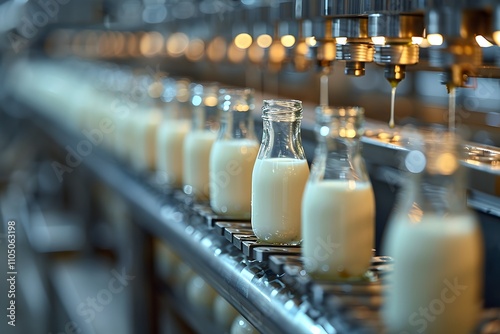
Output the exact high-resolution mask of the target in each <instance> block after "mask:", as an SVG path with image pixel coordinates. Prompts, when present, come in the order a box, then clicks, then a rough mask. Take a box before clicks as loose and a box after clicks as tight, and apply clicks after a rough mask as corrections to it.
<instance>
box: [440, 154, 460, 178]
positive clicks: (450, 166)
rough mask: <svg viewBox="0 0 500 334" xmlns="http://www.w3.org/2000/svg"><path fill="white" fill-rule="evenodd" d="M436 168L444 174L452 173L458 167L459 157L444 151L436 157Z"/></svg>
mask: <svg viewBox="0 0 500 334" xmlns="http://www.w3.org/2000/svg"><path fill="white" fill-rule="evenodd" d="M436 168H437V170H438V172H439V173H441V174H443V175H451V174H453V173H454V172H455V170H456V169H457V168H458V161H457V158H456V157H455V155H454V154H452V153H443V154H441V155H439V156H438V157H437V159H436Z"/></svg>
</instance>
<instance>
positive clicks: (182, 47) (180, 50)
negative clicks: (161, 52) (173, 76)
mask: <svg viewBox="0 0 500 334" xmlns="http://www.w3.org/2000/svg"><path fill="white" fill-rule="evenodd" d="M188 45H189V38H188V37H187V35H186V34H184V33H182V32H176V33H173V34H172V35H170V37H169V38H168V40H167V54H168V55H169V56H170V57H180V56H182V55H183V54H184V52H185V51H186V49H187V47H188Z"/></svg>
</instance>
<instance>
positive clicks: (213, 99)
mask: <svg viewBox="0 0 500 334" xmlns="http://www.w3.org/2000/svg"><path fill="white" fill-rule="evenodd" d="M218 102H219V100H218V99H217V96H215V95H208V96H205V98H204V99H203V104H204V105H206V106H207V107H215V106H216V105H217V103H218Z"/></svg>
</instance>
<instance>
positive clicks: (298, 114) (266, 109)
mask: <svg viewBox="0 0 500 334" xmlns="http://www.w3.org/2000/svg"><path fill="white" fill-rule="evenodd" d="M302 110H303V108H302V101H300V100H292V99H269V100H264V105H263V106H262V118H263V119H266V120H288V121H295V120H301V119H302Z"/></svg>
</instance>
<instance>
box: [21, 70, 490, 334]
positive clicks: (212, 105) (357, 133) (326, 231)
mask: <svg viewBox="0 0 500 334" xmlns="http://www.w3.org/2000/svg"><path fill="white" fill-rule="evenodd" d="M134 80H135V81H134V84H133V85H132V87H133V88H134V89H135V90H136V91H129V92H126V94H128V95H126V96H127V97H131V98H132V102H131V103H134V108H129V109H128V110H127V113H125V115H123V114H120V113H116V110H117V109H116V108H115V109H112V106H113V101H116V100H113V99H112V98H108V100H107V102H106V101H104V100H103V99H101V100H99V99H97V101H96V99H93V98H92V97H93V96H90V95H89V96H88V97H87V99H88V101H87V99H85V98H81V97H80V99H79V101H80V103H81V104H82V105H80V106H79V108H78V109H76V108H73V109H72V110H73V115H72V117H75V118H76V119H78V120H79V121H78V123H79V125H80V127H81V128H80V131H82V133H84V131H87V132H89V131H90V132H92V131H95V129H99V128H100V126H101V125H102V122H103V120H105V119H106V120H107V119H109V120H110V122H113V124H114V125H115V127H114V131H111V132H110V135H109V136H106V138H105V140H104V143H105V144H106V145H107V147H108V148H109V149H110V150H113V151H115V153H116V155H118V156H119V157H120V158H121V159H122V160H123V161H128V162H129V163H130V164H131V165H132V166H133V167H134V168H135V169H136V170H138V171H140V172H144V171H147V170H149V171H154V172H155V173H157V174H158V178H159V179H160V180H163V182H164V183H166V184H168V185H169V186H170V187H172V188H178V189H182V190H183V191H184V192H185V193H186V194H188V195H190V196H192V197H193V199H194V201H196V202H205V203H210V206H211V208H212V209H213V211H215V212H216V213H217V214H219V215H222V216H229V217H237V218H251V224H252V228H253V231H254V233H255V235H256V237H257V239H258V240H259V242H262V243H263V244H277V245H285V246H294V245H301V250H302V259H303V264H304V269H305V270H306V272H307V273H308V274H309V275H310V276H311V277H312V278H313V279H317V280H321V281H347V282H360V281H361V282H362V281H364V280H367V279H369V278H367V272H368V269H369V266H370V261H371V257H372V248H373V243H374V225H375V197H374V193H373V190H372V185H371V183H370V179H369V177H368V174H367V172H366V170H365V166H364V162H363V159H362V157H361V147H360V138H361V136H362V135H363V130H364V110H363V108H361V107H331V106H325V105H322V106H319V107H317V108H316V109H315V112H316V134H317V141H318V146H317V149H316V151H315V156H314V160H313V163H312V165H311V172H309V166H308V164H307V160H306V156H305V153H304V150H303V147H302V143H301V131H300V128H301V120H302V112H303V110H302V103H301V102H300V101H297V100H265V101H264V102H263V106H262V119H263V136H262V140H261V143H260V146H259V144H258V141H257V138H256V135H255V133H254V128H253V118H252V111H253V109H254V105H255V103H254V100H253V92H252V90H251V89H244V88H243V89H242V88H238V89H237V88H227V89H225V88H222V89H221V88H220V87H219V86H218V85H217V84H215V83H190V82H189V81H187V80H185V79H179V80H174V79H172V78H169V77H163V78H155V80H152V79H151V77H146V76H144V77H141V76H137V77H134ZM66 82H68V81H66ZM31 86H33V83H32V82H29V80H28V81H27V82H23V83H22V85H21V87H22V88H23V89H24V90H25V91H26V89H27V91H28V92H30V94H28V95H29V97H28V96H26V97H27V98H29V99H33V94H32V93H33V91H36V92H37V93H44V94H42V95H43V96H40V97H39V99H42V100H43V99H44V98H45V99H46V98H47V94H46V93H47V91H44V90H45V89H46V88H45V87H40V86H37V87H34V89H32V87H31ZM68 86H71V85H69V84H68ZM74 87H75V86H72V88H74ZM59 88H60V89H62V90H63V91H64V89H65V87H64V85H62V84H61V85H60V87H59ZM49 91H50V93H51V94H52V92H53V89H49ZM63 91H62V92H60V94H62V93H63ZM98 93H99V92H98ZM68 94H69V91H68ZM134 94H137V95H136V96H134ZM141 94H143V95H141ZM49 95H50V94H49ZM95 96H99V94H96V95H95ZM100 96H102V95H100ZM115 96H116V95H115ZM144 96H149V98H144ZM137 97H141V98H142V100H141V101H134V100H133V98H136V100H138V99H137ZM59 100H61V101H63V102H64V98H61V97H60V98H59ZM59 100H58V101H59ZM119 101H122V102H123V100H119ZM139 102H141V103H139ZM44 103H46V101H44ZM85 103H88V104H89V105H91V106H92V108H89V107H88V106H87V107H85ZM70 104H71V103H70ZM42 109H43V108H42ZM56 109H57V108H56ZM61 110H64V109H61ZM59 117H60V116H59ZM220 117H222V121H220ZM401 137H402V138H403V140H402V142H405V143H406V145H407V148H408V150H407V151H406V155H405V157H404V158H403V159H402V160H403V164H402V166H401V167H402V168H401V169H402V170H403V172H404V173H405V175H406V176H407V177H406V179H407V182H406V183H407V184H406V186H405V187H404V190H402V191H401V195H400V203H399V205H398V206H397V207H396V208H395V210H394V213H393V214H392V218H391V219H390V222H389V227H388V233H386V238H385V246H384V249H383V250H382V253H385V254H387V255H391V256H393V257H394V258H395V261H396V262H395V268H394V272H393V273H392V274H391V275H390V277H389V283H390V284H389V285H388V286H389V288H388V289H387V296H386V297H387V298H386V299H385V301H386V302H385V304H384V307H383V318H384V319H385V321H386V324H387V326H388V328H389V329H390V330H391V331H394V332H400V331H408V332H426V333H469V332H470V331H471V330H472V328H473V327H474V325H475V322H476V320H477V316H478V312H479V311H480V309H481V304H480V296H481V281H482V280H481V274H482V253H481V249H482V248H481V247H482V242H481V240H480V236H479V232H478V226H477V222H476V219H475V217H474V216H473V215H472V214H471V213H470V212H469V211H468V210H467V209H466V201H465V192H464V184H463V175H462V172H463V170H462V168H461V165H460V163H459V159H460V154H459V153H460V148H459V145H460V143H459V140H458V139H457V136H456V135H454V134H453V133H448V132H443V131H434V132H431V133H426V134H425V135H421V134H420V133H419V132H418V131H409V132H408V133H406V134H405V133H402V134H401ZM379 200H383V199H379ZM324 245H331V247H330V248H328V249H325V247H324Z"/></svg>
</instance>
